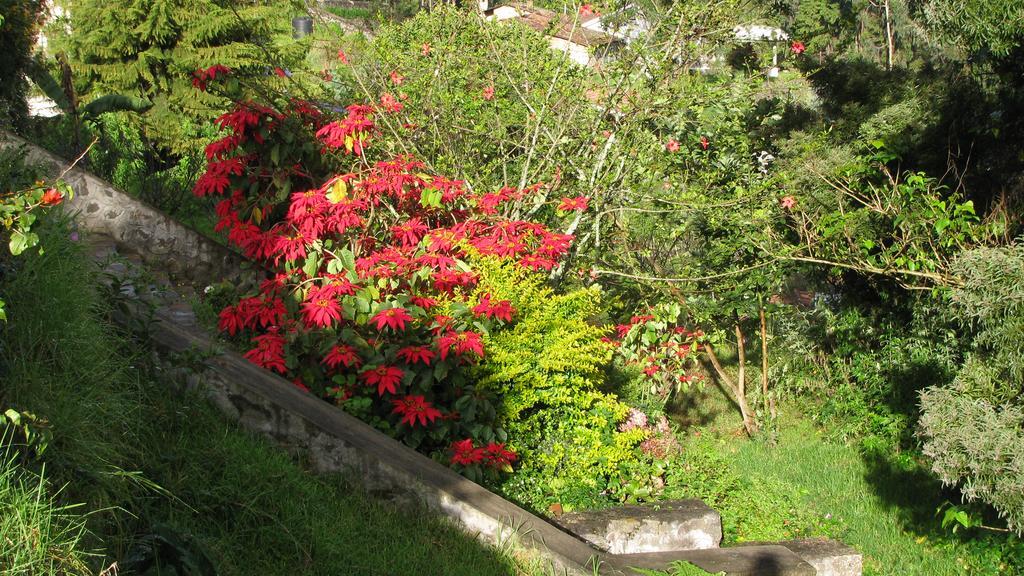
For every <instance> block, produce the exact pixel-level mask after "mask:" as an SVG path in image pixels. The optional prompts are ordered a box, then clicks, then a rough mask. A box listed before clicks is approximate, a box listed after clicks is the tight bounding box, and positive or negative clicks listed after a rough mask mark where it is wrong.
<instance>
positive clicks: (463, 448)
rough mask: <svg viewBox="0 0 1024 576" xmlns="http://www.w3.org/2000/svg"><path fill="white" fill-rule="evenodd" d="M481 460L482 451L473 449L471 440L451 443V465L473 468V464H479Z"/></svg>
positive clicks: (482, 457) (482, 456)
mask: <svg viewBox="0 0 1024 576" xmlns="http://www.w3.org/2000/svg"><path fill="white" fill-rule="evenodd" d="M483 459H484V451H483V449H482V448H476V447H474V446H473V440H472V439H471V438H466V439H465V440H459V441H458V442H452V458H451V463H452V464H458V465H460V466H473V465H474V464H479V463H480V462H481V461H483Z"/></svg>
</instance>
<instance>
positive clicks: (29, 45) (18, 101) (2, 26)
mask: <svg viewBox="0 0 1024 576" xmlns="http://www.w3.org/2000/svg"><path fill="white" fill-rule="evenodd" d="M42 17H43V1H42V0H34V1H29V2H26V1H23V0H4V1H3V2H2V3H0V128H7V127H9V126H11V125H13V126H15V127H22V126H23V125H24V123H25V120H26V116H27V115H28V107H27V105H26V102H25V99H26V97H27V95H28V82H27V81H26V80H25V72H26V71H27V69H28V67H29V65H30V60H31V58H32V49H33V45H34V44H35V41H36V34H37V33H38V32H39V27H40V25H41V24H42Z"/></svg>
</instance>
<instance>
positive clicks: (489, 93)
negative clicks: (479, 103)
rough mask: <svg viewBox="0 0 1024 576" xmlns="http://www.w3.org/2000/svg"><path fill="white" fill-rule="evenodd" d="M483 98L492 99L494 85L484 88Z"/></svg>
mask: <svg viewBox="0 0 1024 576" xmlns="http://www.w3.org/2000/svg"><path fill="white" fill-rule="evenodd" d="M483 95H484V100H494V86H493V85H492V86H487V87H486V88H484V94H483Z"/></svg>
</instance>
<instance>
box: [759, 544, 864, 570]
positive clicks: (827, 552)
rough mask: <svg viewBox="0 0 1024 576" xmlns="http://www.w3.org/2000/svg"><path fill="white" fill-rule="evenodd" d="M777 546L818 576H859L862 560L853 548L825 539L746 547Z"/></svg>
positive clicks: (862, 568) (862, 566)
mask: <svg viewBox="0 0 1024 576" xmlns="http://www.w3.org/2000/svg"><path fill="white" fill-rule="evenodd" d="M764 544H778V545H779V546H784V547H786V548H787V549H789V550H790V551H791V552H793V553H794V554H796V555H797V556H799V557H801V558H803V560H804V562H807V563H808V564H810V565H811V566H814V568H815V570H817V571H818V576H861V574H862V573H863V570H864V558H863V556H861V553H860V552H858V551H857V550H856V549H855V548H853V547H851V546H847V545H846V544H843V543H842V542H837V541H835V540H828V539H825V538H806V539H802V540H785V541H782V542H763V543H750V544H743V545H744V546H746V545H764Z"/></svg>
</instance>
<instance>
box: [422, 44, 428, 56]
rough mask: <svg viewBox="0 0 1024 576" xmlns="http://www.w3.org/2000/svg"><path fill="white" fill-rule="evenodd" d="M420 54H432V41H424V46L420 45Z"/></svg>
mask: <svg viewBox="0 0 1024 576" xmlns="http://www.w3.org/2000/svg"><path fill="white" fill-rule="evenodd" d="M420 55H422V56H429V55H430V42H424V43H423V46H420Z"/></svg>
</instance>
